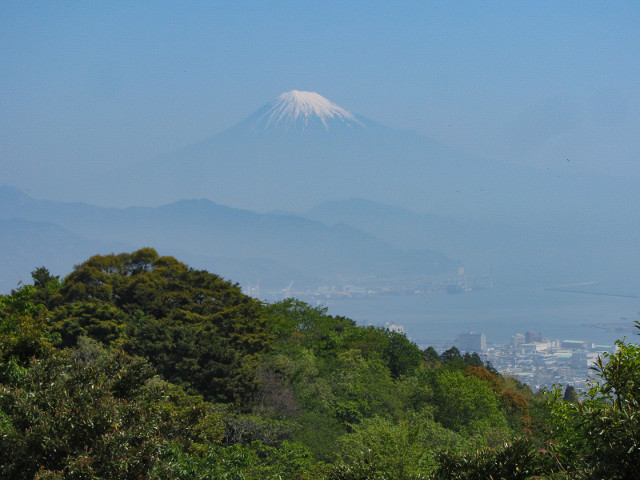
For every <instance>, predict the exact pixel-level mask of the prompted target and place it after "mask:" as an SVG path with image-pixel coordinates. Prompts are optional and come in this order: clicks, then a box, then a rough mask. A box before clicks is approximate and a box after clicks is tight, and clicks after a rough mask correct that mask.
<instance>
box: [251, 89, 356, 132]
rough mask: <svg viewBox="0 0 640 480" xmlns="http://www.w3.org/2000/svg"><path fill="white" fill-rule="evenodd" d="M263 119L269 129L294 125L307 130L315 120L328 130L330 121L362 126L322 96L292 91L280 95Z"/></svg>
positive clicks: (350, 115) (349, 114) (354, 118)
mask: <svg viewBox="0 0 640 480" xmlns="http://www.w3.org/2000/svg"><path fill="white" fill-rule="evenodd" d="M263 118H264V120H265V121H266V127H267V128H269V127H278V126H280V125H285V124H292V123H294V124H298V125H299V126H301V127H302V128H305V127H307V126H308V125H309V123H310V122H312V121H315V120H320V121H321V122H322V125H323V126H324V128H325V129H327V130H328V129H329V123H328V121H335V120H338V121H341V122H343V123H346V124H354V123H356V124H360V122H359V121H358V120H357V119H356V117H355V116H354V115H353V114H351V113H350V112H348V111H346V110H345V109H344V108H342V107H339V106H338V105H336V104H335V103H332V102H330V101H329V100H327V99H326V98H324V97H323V96H322V95H318V94H317V93H316V92H303V91H299V90H291V91H290V92H285V93H283V94H282V95H280V96H279V97H278V98H277V99H276V100H275V101H274V102H273V103H272V104H271V106H270V108H269V110H268V111H267V112H266V113H265V115H264V116H263Z"/></svg>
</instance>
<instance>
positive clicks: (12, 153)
mask: <svg viewBox="0 0 640 480" xmlns="http://www.w3.org/2000/svg"><path fill="white" fill-rule="evenodd" d="M0 25H1V29H0V38H1V45H2V48H1V49H0V65H1V68H0V111H1V112H2V114H1V115H0V184H11V185H15V186H18V187H20V188H25V189H28V190H29V191H31V193H34V194H35V193H37V190H38V189H39V188H42V186H43V185H45V184H46V183H51V182H55V180H56V178H57V176H59V175H69V174H70V172H73V171H79V170H88V171H89V170H90V171H93V170H95V171H96V172H100V171H104V170H108V169H111V168H115V167H118V166H121V165H123V164H125V163H128V162H138V161H144V160H148V159H150V158H152V157H154V156H156V155H159V154H163V153H167V152H170V151H173V150H176V149H178V148H180V147H183V146H185V145H188V144H191V143H194V142H196V141H199V140H201V139H203V138H206V137H210V136H212V135H214V134H216V133H218V132H220V131H222V130H224V129H226V128H228V127H230V126H232V125H234V124H235V123H236V122H238V121H240V120H241V119H243V118H244V117H246V116H247V115H249V114H250V113H251V112H253V111H254V110H255V109H257V108H258V107H260V106H261V105H263V104H264V103H266V102H268V101H270V100H272V99H273V98H275V97H276V96H277V95H279V94H280V93H282V92H283V91H287V90H291V89H298V90H312V91H316V92H318V93H320V94H321V95H323V96H325V97H327V98H328V99H330V100H331V101H333V102H335V103H337V104H339V105H341V106H342V107H344V108H346V109H347V110H350V111H352V112H354V113H358V114H361V115H364V116H365V117H368V118H370V119H372V120H375V121H377V122H379V123H382V124H385V125H387V126H390V127H393V128H398V129H408V130H415V131H417V132H419V133H421V134H424V135H427V136H429V137H431V138H434V139H436V140H439V141H442V142H444V143H446V144H449V145H451V146H454V147H456V148H458V149H460V150H462V151H465V152H472V153H475V154H478V155H480V156H484V157H491V158H501V159H505V160H508V161H518V162H527V163H530V164H535V165H541V166H545V165H547V164H550V163H553V162H558V161H565V159H566V158H570V159H572V160H573V161H574V162H575V163H576V164H578V165H579V166H580V167H579V168H584V169H586V170H590V171H597V172H602V173H609V174H613V175H620V176H631V177H637V178H638V179H639V180H640V165H639V160H640V89H639V88H638V87H639V86H640V2H638V1H629V2H620V1H610V2H602V1H597V2H590V1H570V2H567V1H565V2H563V1H550V2H513V1H504V2H498V1H490V2H467V1H465V2H456V1H424V2H400V1H398V2H381V1H372V0H368V1H362V2H360V1H349V2H345V1H337V2H333V1H323V2H304V1H271V2H266V1H264V2H243V1H218V2H215V1H207V2H162V1H153V2H150V1H149V2H131V1H123V2H117V1H100V2H98V1H92V2H87V1H78V2H73V1H65V2H44V1H43V2H29V1H22V0H20V1H7V0H2V1H1V2H0ZM47 191H48V192H49V193H48V195H47V197H48V198H51V197H52V195H53V194H52V193H51V192H52V190H51V188H48V189H47ZM57 193H58V195H57V196H58V197H59V198H61V199H63V198H64V199H72V198H71V195H70V194H69V193H68V192H57ZM87 200H88V199H87Z"/></svg>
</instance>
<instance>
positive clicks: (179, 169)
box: [87, 90, 633, 218]
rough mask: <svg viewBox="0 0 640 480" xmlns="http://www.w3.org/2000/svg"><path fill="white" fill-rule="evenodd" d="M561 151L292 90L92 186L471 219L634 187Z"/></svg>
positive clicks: (569, 213)
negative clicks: (529, 160)
mask: <svg viewBox="0 0 640 480" xmlns="http://www.w3.org/2000/svg"><path fill="white" fill-rule="evenodd" d="M561 160H562V161H559V162H558V167H557V168H556V169H554V170H550V169H546V170H545V169H535V168H532V167H528V166H524V165H521V164H519V163H518V162H517V161H515V160H514V161H512V162H500V161H496V160H489V159H485V158H478V157H473V156H470V155H466V154H463V153H460V152H458V151H456V150H455V149H453V148H450V147H447V146H445V145H442V144H440V143H438V142H435V141H433V140H431V139H429V138H426V137H424V136H421V135H418V134H416V133H413V132H407V131H398V130H394V129H391V128H388V127H385V126H383V125H381V124H379V123H376V122H374V121H372V120H369V119H367V118H364V117H362V116H360V115H358V114H355V113H352V112H349V111H348V110H347V109H345V108H343V107H340V106H339V105H336V104H335V103H333V102H331V101H330V100H328V99H326V98H324V97H322V96H321V95H319V94H317V93H315V92H305V91H297V90H292V91H290V92H286V93H283V94H282V95H280V96H279V97H278V98H276V99H275V100H274V101H273V102H270V103H268V104H266V105H264V106H263V107H261V108H259V109H258V110H257V111H255V112H254V113H253V114H252V115H250V116H249V117H247V118H246V119H245V120H243V121H241V122H240V123H239V124H237V125H235V126H234V127H231V128H229V129H228V130H226V131H224V132H222V133H220V134H218V135H215V136H213V137H211V138H209V139H206V140H203V141H201V142H199V143H197V144H194V145H191V146H188V147H186V148H184V149H182V150H179V151H176V152H174V153H171V154H169V155H166V156H163V157H159V158H154V159H152V160H151V161H148V162H143V163H141V164H133V165H132V166H130V167H129V168H127V169H125V170H120V171H118V172H115V173H114V174H113V175H112V176H111V177H103V178H101V179H100V183H99V184H95V182H94V183H91V182H88V183H87V186H88V187H89V189H90V192H91V197H90V198H91V200H90V201H91V202H94V203H102V204H109V203H111V204H113V203H112V202H113V192H114V189H116V191H117V192H118V201H119V202H120V204H121V205H159V204H165V203H169V202H173V201H177V200H180V199H184V198H205V199H209V200H212V201H214V202H216V203H219V204H224V205H230V206H233V207H236V208H243V209H250V210H254V211H261V212H267V211H274V210H285V211H292V210H295V211H303V210H306V209H309V208H312V207H314V206H315V205H317V204H319V203H323V202H326V201H332V200H342V199H345V198H351V197H358V198H366V199H369V200H372V201H376V202H381V203H385V204H390V205H397V206H400V207H404V208H409V209H412V210H417V211H423V212H433V213H437V214H440V215H451V216H463V217H466V218H469V217H473V218H505V216H506V217H510V218H521V217H522V216H523V215H524V216H527V217H530V218H534V217H536V216H537V217H538V218H546V217H547V216H548V215H549V214H550V212H551V213H554V214H556V213H557V214H558V215H561V216H565V217H567V218H574V217H575V214H576V212H592V211H593V209H594V207H596V206H597V203H596V202H594V199H596V198H606V199H607V200H608V201H612V202H617V203H616V204H617V205H619V206H622V205H625V204H627V202H628V201H627V194H628V191H627V190H628V189H626V188H627V187H626V186H625V187H623V188H621V186H620V185H619V184H618V185H612V184H610V183H608V182H607V181H606V179H600V178H597V177H587V176H584V175H583V174H581V173H580V172H579V171H578V170H577V169H575V168H573V165H572V164H570V163H569V162H565V161H564V158H563V159H561ZM629 191H633V190H629ZM110 200H111V202H110ZM609 210H610V209H609Z"/></svg>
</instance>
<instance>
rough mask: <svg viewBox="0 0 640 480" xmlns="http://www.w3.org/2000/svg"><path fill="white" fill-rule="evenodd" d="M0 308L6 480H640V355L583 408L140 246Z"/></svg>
mask: <svg viewBox="0 0 640 480" xmlns="http://www.w3.org/2000/svg"><path fill="white" fill-rule="evenodd" d="M32 276H33V280H34V281H33V285H26V286H19V287H18V288H16V289H15V290H14V291H13V292H12V293H11V294H10V295H7V296H3V297H0V320H1V323H0V452H2V455H0V478H7V479H49V480H52V479H63V478H64V479H113V478H125V479H138V478H151V479H154V478H157V479H185V480H186V479H223V478H224V479H238V480H240V479H245V480H249V479H255V480H258V479H267V480H269V479H274V480H275V479H307V480H311V479H314V480H315V479H326V480H360V479H362V480H365V479H380V480H382V479H389V480H391V479H394V480H395V479H399V480H402V479H421V478H423V479H484V478H494V479H498V478H505V479H527V478H554V479H556V478H557V479H560V478H572V479H579V478H607V479H617V478H620V479H622V478H636V477H635V476H634V475H636V472H635V465H638V464H640V450H639V444H638V442H639V441H640V433H639V432H640V428H639V427H640V425H639V424H638V422H639V421H640V420H638V419H639V418H640V415H639V414H638V413H639V410H640V408H639V407H640V406H639V404H638V402H639V401H640V389H639V388H640V387H638V385H640V368H639V367H640V350H639V347H638V346H637V345H633V344H624V343H620V344H619V349H618V351H617V353H615V354H612V355H609V356H607V357H605V358H604V359H603V361H602V362H601V363H599V364H598V365H597V370H598V372H597V373H598V376H597V377H596V380H594V382H593V383H592V388H591V389H590V390H589V391H588V392H585V393H584V394H583V395H582V396H581V397H579V398H576V397H575V395H574V396H572V395H566V399H563V398H562V396H561V391H560V390H557V391H555V392H551V393H548V394H544V393H537V394H533V393H532V392H531V390H530V389H529V388H528V387H527V386H526V385H522V384H521V383H519V382H517V381H516V380H514V379H512V378H506V377H503V376H501V375H500V374H499V373H498V372H496V371H495V370H494V369H493V368H492V367H491V365H485V364H484V363H483V362H482V360H481V359H480V358H479V357H478V355H476V354H464V355H461V354H460V352H458V351H457V350H456V349H455V348H452V349H450V350H448V351H446V352H444V354H442V355H439V354H438V353H437V352H436V351H435V350H434V349H433V348H428V349H426V350H424V351H421V350H420V349H419V348H418V347H417V346H416V345H415V344H413V343H412V342H410V341H409V340H408V339H407V338H406V337H405V336H404V335H402V334H400V333H397V332H392V331H389V330H386V329H383V328H375V327H362V326H357V325H356V324H355V323H354V322H353V321H352V320H350V319H348V318H344V317H339V316H331V315H328V314H327V312H326V310H325V309H324V308H321V307H312V306H310V305H307V304H305V303H303V302H300V301H297V300H294V299H287V300H284V301H282V302H279V303H274V304H263V303H261V302H259V301H257V300H255V299H252V298H250V297H247V296H246V295H244V294H242V292H241V291H240V288H239V287H238V285H235V284H233V283H230V282H228V281H226V280H224V279H222V278H221V277H219V276H217V275H214V274H211V273H208V272H206V271H201V270H194V269H191V268H189V267H188V266H187V265H185V264H183V263H181V262H179V261H178V260H176V259H175V258H173V257H160V256H159V255H158V254H157V253H156V251H155V250H153V249H151V248H144V249H141V250H138V251H135V252H133V253H131V254H128V253H123V254H119V255H104V256H94V257H91V258H90V259H88V260H87V261H86V262H84V263H82V264H80V265H78V266H76V267H75V269H74V271H73V272H71V273H70V274H69V275H68V276H67V277H66V278H64V279H59V278H58V277H54V276H51V275H50V274H49V272H48V271H47V269H46V268H44V267H41V268H38V269H37V270H35V271H34V272H33V274H32Z"/></svg>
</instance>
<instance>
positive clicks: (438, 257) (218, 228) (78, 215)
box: [0, 187, 457, 285]
mask: <svg viewBox="0 0 640 480" xmlns="http://www.w3.org/2000/svg"><path fill="white" fill-rule="evenodd" d="M0 207H1V211H2V212H3V213H2V214H0V218H6V217H7V216H8V215H10V216H11V217H21V218H25V219H28V220H30V221H47V222H50V223H55V224H57V225H60V226H61V227H63V228H65V229H68V230H69V231H70V232H73V233H74V234H75V235H81V236H82V237H83V238H85V239H86V240H87V241H88V242H98V241H100V242H120V243H122V244H126V245H134V246H136V247H139V246H145V245H146V246H149V245H151V246H154V247H155V248H158V249H159V250H160V251H161V252H162V253H163V254H173V255H178V254H180V255H184V256H186V257H187V258H189V260H190V261H191V260H192V259H199V260H197V261H196V262H195V264H196V265H198V266H201V267H202V268H204V267H207V268H209V269H212V270H213V271H216V272H218V273H220V274H222V275H224V276H228V277H229V278H233V279H235V280H236V281H240V282H247V283H255V282H257V281H258V280H260V281H262V282H263V284H264V285H269V284H271V285H273V283H276V282H280V281H282V278H284V276H285V275H292V276H295V277H293V278H290V279H289V280H295V281H296V282H297V283H302V284H304V283H317V282H320V281H321V280H323V279H324V281H328V280H329V279H335V278H336V276H350V275H351V276H353V275H355V276H357V275H373V276H385V275H386V276H403V275H405V276H406V275H424V274H438V273H443V272H446V271H454V270H455V268H456V267H457V262H454V261H453V260H451V259H449V258H448V257H447V256H445V255H444V254H442V253H439V252H435V251H431V250H427V249H422V250H411V251H409V250H402V249H399V248H397V247H394V246H392V245H390V244H388V243H385V242H383V241H381V240H379V239H377V238H375V237H374V236H372V235H369V234H366V233H363V232H361V231H360V230H358V229H356V228H355V227H352V226H348V225H346V224H338V225H334V226H331V227H328V226H326V225H325V224H323V223H321V222H318V221H313V220H309V219H305V218H302V217H298V216H294V215H270V214H258V213H255V212H250V211H246V210H240V209H235V208H230V207H225V206H221V205H217V204H215V203H213V202H210V201H208V200H184V201H180V202H176V203H173V204H169V205H165V206H163V207H156V208H151V207H130V208H125V209H117V208H104V207H95V206H91V205H87V204H78V203H60V202H49V201H45V200H35V199H32V198H30V197H29V196H27V195H25V194H22V193H21V192H19V191H16V190H15V189H12V188H9V187H2V188H0ZM43 241H46V238H43ZM9 247H10V246H7V248H9ZM33 248H36V247H35V246H34V247H33ZM100 251H102V252H104V249H101V250H100ZM85 256H86V253H85ZM203 264H204V265H203ZM221 265H224V266H226V267H225V268H222V270H221V269H220V267H221ZM265 277H266V278H265ZM271 277H273V278H271ZM286 283H289V281H287V282H286ZM285 285H286V284H285Z"/></svg>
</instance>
